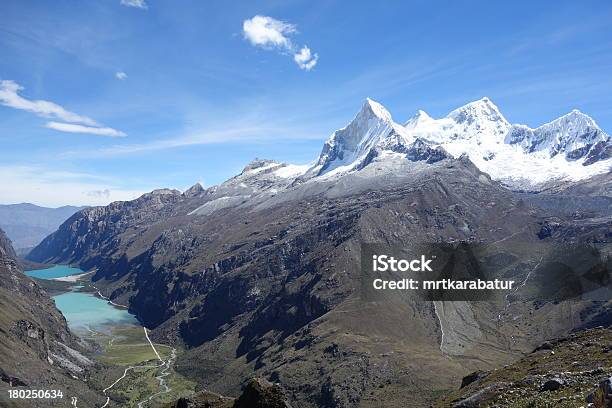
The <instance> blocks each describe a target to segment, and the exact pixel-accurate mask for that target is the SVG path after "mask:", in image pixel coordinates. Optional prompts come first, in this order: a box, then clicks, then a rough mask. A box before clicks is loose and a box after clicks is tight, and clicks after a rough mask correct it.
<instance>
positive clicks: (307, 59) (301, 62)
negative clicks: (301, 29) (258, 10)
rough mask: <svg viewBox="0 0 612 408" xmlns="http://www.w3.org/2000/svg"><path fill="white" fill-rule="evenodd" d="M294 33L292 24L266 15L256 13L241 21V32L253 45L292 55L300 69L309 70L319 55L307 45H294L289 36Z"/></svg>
mask: <svg viewBox="0 0 612 408" xmlns="http://www.w3.org/2000/svg"><path fill="white" fill-rule="evenodd" d="M296 33H297V29H296V26H295V25H294V24H290V23H287V22H284V21H280V20H276V19H275V18H272V17H268V16H260V15H257V16H255V17H253V18H251V19H248V20H244V21H243V23H242V34H243V36H244V38H245V39H246V40H247V41H249V42H250V43H251V44H252V45H253V46H256V47H261V48H264V49H267V50H278V51H280V52H281V53H282V54H290V55H293V60H294V61H295V63H296V64H297V65H298V67H300V69H303V70H306V71H310V70H311V69H312V68H314V66H315V65H317V62H318V61H319V55H318V54H316V53H312V51H310V48H308V46H307V45H304V46H302V47H299V46H296V45H295V44H294V43H293V42H292V41H291V38H290V36H292V35H294V34H296Z"/></svg>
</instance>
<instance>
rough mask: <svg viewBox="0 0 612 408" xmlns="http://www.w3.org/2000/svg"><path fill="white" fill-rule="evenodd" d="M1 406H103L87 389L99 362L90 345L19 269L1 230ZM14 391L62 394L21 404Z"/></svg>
mask: <svg viewBox="0 0 612 408" xmlns="http://www.w3.org/2000/svg"><path fill="white" fill-rule="evenodd" d="M0 332H1V335H0V406H2V407H29V406H32V407H45V406H69V404H70V401H71V398H72V397H77V398H78V400H80V401H81V404H82V406H85V405H89V406H93V405H94V404H97V403H100V402H103V399H102V398H101V397H100V396H99V395H98V394H97V393H96V392H94V391H92V390H90V389H89V388H88V387H87V384H86V382H85V381H86V379H87V377H88V373H89V371H90V370H91V369H92V368H93V366H94V362H93V361H92V360H91V359H89V358H88V357H86V354H87V351H88V347H89V346H88V345H87V344H85V343H83V342H81V341H80V340H79V339H78V338H77V337H75V336H73V335H72V334H71V333H70V331H69V330H68V327H67V325H66V320H65V319H64V317H63V316H62V314H61V313H60V312H59V311H58V310H57V309H56V308H55V304H54V302H53V301H52V300H51V299H50V298H49V296H48V295H47V293H46V292H45V291H44V290H43V289H42V288H41V287H40V286H39V285H38V284H36V283H35V282H34V281H33V280H32V279H30V278H28V277H27V276H26V275H24V274H23V272H22V271H21V269H20V268H19V265H18V262H17V259H16V256H15V252H14V250H13V248H12V246H11V243H10V241H9V240H8V239H7V238H6V236H5V235H4V233H3V232H2V231H1V230H0ZM9 389H21V390H33V389H35V390H41V389H42V390H61V391H62V392H63V394H64V395H63V398H61V399H55V400H45V399H33V400H24V399H21V400H16V399H9V398H8V390H9Z"/></svg>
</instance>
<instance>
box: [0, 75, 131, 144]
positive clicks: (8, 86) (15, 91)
mask: <svg viewBox="0 0 612 408" xmlns="http://www.w3.org/2000/svg"><path fill="white" fill-rule="evenodd" d="M23 89H24V88H23V87H22V86H21V85H19V84H18V83H16V82H15V81H12V80H6V79H5V80H1V81H0V104H2V105H4V106H8V107H9V108H14V109H19V110H24V111H27V112H31V113H34V114H35V115H37V116H40V117H43V118H53V119H59V120H61V121H63V122H55V121H51V122H48V123H47V124H46V125H45V127H47V128H49V129H54V130H58V131H60V132H68V133H85V134H90V135H97V136H110V137H123V136H127V135H126V134H125V133H124V132H122V131H120V130H116V129H112V128H109V127H104V126H102V125H101V124H99V123H98V122H96V121H95V120H93V119H91V118H89V117H87V116H84V115H79V114H77V113H74V112H71V111H69V110H67V109H65V108H64V107H63V106H61V105H58V104H57V103H54V102H51V101H45V100H33V99H27V98H24V97H23V96H21V95H20V92H21V91H23ZM66 122H67V123H66Z"/></svg>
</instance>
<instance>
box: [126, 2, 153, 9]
mask: <svg viewBox="0 0 612 408" xmlns="http://www.w3.org/2000/svg"><path fill="white" fill-rule="evenodd" d="M121 5H122V6H127V7H135V8H139V9H143V10H146V9H148V8H149V6H148V5H147V3H146V1H145V0H121Z"/></svg>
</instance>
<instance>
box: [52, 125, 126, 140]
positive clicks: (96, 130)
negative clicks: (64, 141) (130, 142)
mask: <svg viewBox="0 0 612 408" xmlns="http://www.w3.org/2000/svg"><path fill="white" fill-rule="evenodd" d="M45 127H46V128H48V129H53V130H58V131H60V132H66V133H83V134H89V135H96V136H109V137H125V136H127V135H126V134H125V133H124V132H122V131H120V130H116V129H113V128H108V127H93V126H85V125H79V124H75V123H60V122H47V124H46V125H45Z"/></svg>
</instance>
